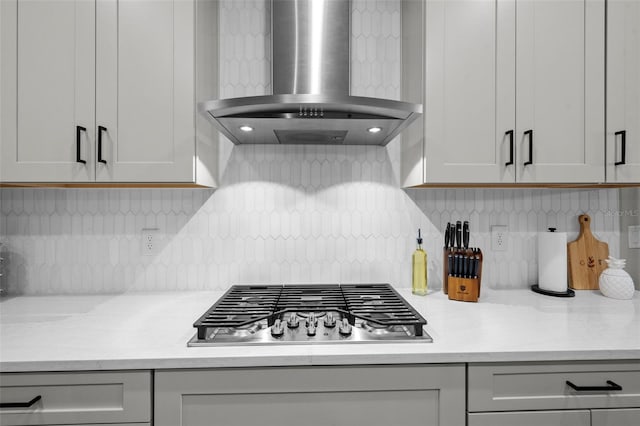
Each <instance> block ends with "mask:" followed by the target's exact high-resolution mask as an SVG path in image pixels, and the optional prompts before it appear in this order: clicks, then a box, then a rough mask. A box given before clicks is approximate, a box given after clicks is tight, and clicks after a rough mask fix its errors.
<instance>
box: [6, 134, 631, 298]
mask: <svg viewBox="0 0 640 426" xmlns="http://www.w3.org/2000/svg"><path fill="white" fill-rule="evenodd" d="M273 150H275V151H276V152H274V151H273ZM325 150H326V151H327V152H325V153H324V154H319V153H318V152H317V149H310V148H309V147H306V148H305V147H291V146H289V147H277V149H276V148H275V147H274V148H272V149H269V151H271V152H272V153H274V154H275V155H273V158H272V159H271V160H270V161H265V159H261V160H258V159H257V157H261V158H262V157H263V155H264V153H258V151H260V150H259V149H257V147H246V146H244V147H235V148H234V150H233V153H232V156H231V159H230V163H229V167H228V170H233V172H229V173H228V174H227V175H225V177H224V179H223V185H222V187H221V188H220V189H218V190H216V191H213V190H206V189H50V188H47V189H17V188H11V189H9V188H3V189H2V190H1V191H0V196H1V199H0V202H1V204H2V205H1V208H0V211H1V219H0V235H2V236H1V237H0V238H2V239H3V240H4V242H5V245H4V246H3V247H4V250H5V253H4V254H3V256H4V257H5V258H6V262H5V265H4V272H5V274H4V276H3V277H2V280H3V285H4V287H5V288H6V289H7V290H8V291H9V292H10V293H23V294H57V293H103V292H107V293H108V292H122V291H153V290H204V289H207V290H214V289H216V290H223V289H226V288H227V287H228V286H229V285H231V284H239V283H323V282H371V281H375V282H390V283H392V284H393V285H394V286H397V287H409V286H410V282H411V280H410V265H411V263H410V255H411V253H412V251H413V249H414V247H415V234H416V232H417V229H418V227H420V228H422V231H423V234H424V241H425V249H426V251H427V254H428V256H429V285H430V287H431V288H434V289H435V288H439V287H441V281H442V280H441V269H440V265H441V261H442V254H441V251H442V250H441V246H442V241H443V234H442V231H443V229H444V227H445V226H446V223H447V221H455V220H470V221H471V232H472V233H471V244H472V245H474V246H480V247H482V248H483V250H484V252H485V269H484V276H483V281H484V282H485V284H486V285H488V286H490V287H494V288H518V287H526V286H527V285H530V284H534V283H535V282H536V279H537V263H536V262H537V260H536V235H537V233H538V232H540V231H544V230H545V229H546V228H547V227H549V226H554V227H557V228H558V229H559V230H566V231H567V232H569V235H570V239H573V238H575V237H576V236H577V233H578V221H577V216H578V215H579V214H581V213H583V212H587V213H589V214H590V215H591V216H592V217H593V231H594V233H595V234H596V235H597V236H598V238H600V239H602V240H603V241H606V242H607V243H609V245H610V248H611V254H612V255H614V256H615V255H617V253H618V245H619V239H620V237H619V231H618V229H619V223H618V222H619V220H618V216H617V215H616V214H615V211H616V209H617V203H618V191H617V190H611V189H600V190H565V189H557V190H548V189H524V190H518V189H410V190H401V189H398V188H397V181H396V180H395V178H394V177H393V174H392V173H391V161H390V160H389V159H388V158H386V155H384V153H385V150H384V148H378V147H358V148H356V149H355V152H350V153H349V154H348V156H349V157H350V158H352V160H350V161H349V166H348V167H347V166H346V165H345V164H344V162H343V160H340V159H339V158H340V157H342V156H347V153H346V151H347V149H345V148H339V147H327V148H325ZM277 151H280V152H277ZM376 158H381V159H382V160H381V161H380V160H376ZM294 163H295V164H296V165H295V166H294V165H293V164H294ZM252 165H253V166H259V167H253V169H254V170H253V172H252V174H244V173H242V172H241V171H242V170H246V169H247V168H252ZM288 168H292V169H295V170H299V172H297V171H290V172H288V173H287V172H283V170H287V169H288ZM313 169H318V171H317V172H313V171H312V170H313ZM323 169H325V170H327V171H326V172H324V173H323V171H322V170H323ZM303 170H308V172H303ZM363 170H371V171H373V170H378V172H363ZM239 171H240V172H239ZM314 173H318V174H319V176H314V177H312V175H314ZM365 175H366V176H368V177H365ZM303 176H307V177H306V178H305V177H303ZM323 176H326V177H324V178H323ZM496 224H498V225H507V226H508V227H509V234H508V235H509V237H508V242H507V244H508V251H506V252H492V251H491V250H490V226H491V225H496ZM143 228H158V229H159V244H160V253H159V254H158V255H156V256H144V255H142V249H141V231H142V229H143Z"/></svg>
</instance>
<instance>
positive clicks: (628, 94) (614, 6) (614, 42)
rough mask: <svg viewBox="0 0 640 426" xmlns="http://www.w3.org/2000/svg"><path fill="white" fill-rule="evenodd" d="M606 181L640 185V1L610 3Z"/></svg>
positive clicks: (613, 1)
mask: <svg viewBox="0 0 640 426" xmlns="http://www.w3.org/2000/svg"><path fill="white" fill-rule="evenodd" d="M607 20H608V22H607V171H606V173H607V182H611V183H640V2H639V1H637V0H609V1H608V3H607Z"/></svg>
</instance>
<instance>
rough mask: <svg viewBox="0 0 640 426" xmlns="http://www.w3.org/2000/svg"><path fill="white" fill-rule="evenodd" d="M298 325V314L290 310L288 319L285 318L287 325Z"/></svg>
mask: <svg viewBox="0 0 640 426" xmlns="http://www.w3.org/2000/svg"><path fill="white" fill-rule="evenodd" d="M299 325H300V321H299V320H298V316H297V315H296V313H295V312H292V313H291V315H289V319H288V320H287V327H289V328H298V326H299Z"/></svg>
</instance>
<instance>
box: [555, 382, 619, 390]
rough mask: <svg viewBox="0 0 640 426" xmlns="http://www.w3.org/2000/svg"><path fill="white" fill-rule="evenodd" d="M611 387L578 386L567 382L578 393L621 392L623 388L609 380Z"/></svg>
mask: <svg viewBox="0 0 640 426" xmlns="http://www.w3.org/2000/svg"><path fill="white" fill-rule="evenodd" d="M607 384H608V385H609V386H576V385H574V384H573V383H571V382H570V381H568V380H567V385H568V386H569V387H570V388H571V389H573V390H574V391H576V392H593V391H621V390H622V386H620V385H619V384H617V383H614V382H612V381H611V380H607Z"/></svg>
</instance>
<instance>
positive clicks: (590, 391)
mask: <svg viewBox="0 0 640 426" xmlns="http://www.w3.org/2000/svg"><path fill="white" fill-rule="evenodd" d="M467 374H468V376H467V393H468V406H467V409H468V411H469V416H468V417H469V423H468V424H469V426H485V425H487V426H488V425H492V426H508V425H509V426H530V425H531V426H534V425H545V426H556V425H557V426H582V425H584V426H637V425H640V362H639V361H637V360H634V361H627V362H578V361H576V362H566V363H550V362H540V363H491V364H469V368H468V370H467Z"/></svg>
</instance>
